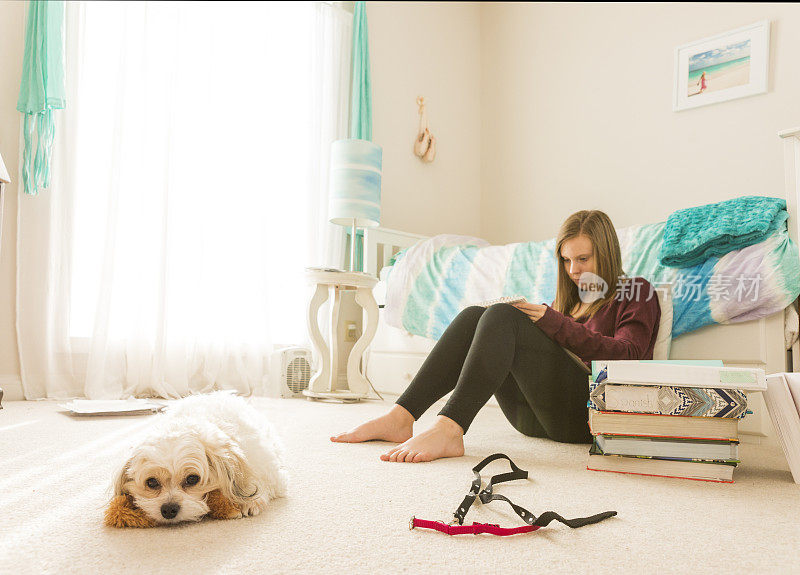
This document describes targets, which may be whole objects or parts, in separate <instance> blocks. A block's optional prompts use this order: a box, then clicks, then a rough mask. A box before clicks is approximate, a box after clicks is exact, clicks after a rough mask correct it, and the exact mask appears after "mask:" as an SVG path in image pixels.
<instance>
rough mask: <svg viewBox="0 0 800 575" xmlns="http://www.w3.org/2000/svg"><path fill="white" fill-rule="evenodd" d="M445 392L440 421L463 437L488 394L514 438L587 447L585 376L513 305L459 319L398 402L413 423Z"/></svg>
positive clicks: (466, 312)
mask: <svg viewBox="0 0 800 575" xmlns="http://www.w3.org/2000/svg"><path fill="white" fill-rule="evenodd" d="M450 391H452V392H453V394H452V395H451V396H450V399H449V400H448V401H447V403H446V404H445V406H444V407H443V408H442V410H441V411H440V412H439V415H445V416H447V417H449V418H450V419H452V420H453V421H455V422H456V423H458V424H459V425H460V426H461V427H462V428H463V429H464V432H466V431H467V429H468V428H469V426H470V424H471V423H472V420H473V419H474V418H475V415H476V414H477V413H478V410H480V408H481V407H483V406H484V404H485V403H486V402H487V401H488V400H489V398H490V397H491V396H492V394H494V396H495V397H496V398H497V403H498V404H500V409H502V410H503V414H505V416H506V418H507V419H508V420H509V421H510V422H511V424H512V425H513V426H514V427H515V428H516V429H517V431H519V432H520V433H523V434H525V435H528V436H531V437H549V438H550V439H554V440H556V441H560V442H564V443H591V435H590V433H589V426H588V423H587V419H588V410H587V407H586V402H587V400H588V399H589V384H588V375H587V374H586V373H585V372H584V371H583V370H581V368H580V367H579V366H578V365H576V364H575V362H574V360H572V359H571V358H570V357H569V356H568V355H567V354H566V353H565V352H564V350H563V349H561V346H559V345H558V344H556V343H555V342H554V341H553V340H551V339H550V338H549V337H548V336H547V335H546V334H545V333H544V332H543V331H542V330H541V329H539V328H538V327H537V326H536V323H535V322H533V321H531V319H530V317H528V315H527V314H525V312H523V311H521V310H519V309H517V308H515V307H514V306H512V305H509V304H495V305H493V306H491V307H489V308H484V307H480V306H472V307H468V308H466V309H465V310H463V311H462V312H461V313H459V314H458V315H457V316H456V318H455V319H454V320H453V321H452V322H451V323H450V325H449V326H448V327H447V329H446V330H445V332H444V333H443V334H442V337H441V338H440V339H439V341H438V342H437V343H436V345H435V346H434V348H433V350H432V351H431V352H430V354H429V355H428V358H427V359H426V360H425V363H423V364H422V367H421V368H420V370H419V372H418V373H417V375H416V377H414V379H413V380H412V381H411V383H410V384H409V386H408V388H407V389H406V390H405V392H403V395H401V396H400V397H399V398H398V400H397V403H398V404H399V405H401V406H402V407H404V408H405V409H407V410H408V411H409V412H410V413H411V415H413V416H414V419H419V418H420V416H421V415H422V414H423V413H424V412H425V410H427V409H428V408H429V407H430V406H431V405H433V403H434V402H435V401H437V400H439V399H441V398H442V397H444V396H445V395H446V394H447V393H449V392H450Z"/></svg>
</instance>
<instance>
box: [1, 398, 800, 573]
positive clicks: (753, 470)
mask: <svg viewBox="0 0 800 575" xmlns="http://www.w3.org/2000/svg"><path fill="white" fill-rule="evenodd" d="M253 403H254V404H255V405H256V407H257V408H258V409H259V410H260V411H262V412H263V413H264V414H266V415H267V416H268V417H269V418H270V419H271V420H272V421H273V423H274V425H275V427H276V428H277V429H278V431H279V432H280V433H281V435H282V436H283V438H284V442H285V443H286V445H287V448H288V465H289V468H290V471H291V474H292V480H291V483H290V494H289V496H288V497H287V498H285V499H282V500H278V501H277V502H275V503H274V505H273V507H272V509H270V510H268V511H267V512H265V513H264V514H262V515H260V516H258V517H255V518H249V519H239V520H234V521H204V522H201V523H199V524H191V525H189V524H187V525H183V526H179V527H174V528H156V529H144V530H119V529H111V528H106V527H103V526H102V512H103V508H104V506H105V503H106V488H107V485H108V483H109V481H110V477H111V473H112V470H113V469H115V467H116V466H117V465H118V464H119V463H121V461H122V457H123V455H124V453H125V452H126V448H127V447H128V446H130V445H132V444H133V442H134V441H135V438H136V435H137V433H139V432H140V431H141V430H142V429H143V428H144V427H145V426H147V425H148V424H149V422H150V420H151V417H150V416H147V417H114V418H112V417H104V418H94V419H87V418H81V419H77V418H73V417H71V416H69V415H66V414H65V413H63V412H62V410H61V408H59V407H58V405H57V402H52V401H47V402H25V401H18V402H8V403H6V404H5V406H6V408H5V409H3V410H2V411H0V454H1V456H2V462H1V465H2V467H0V469H1V470H2V471H0V573H3V574H6V573H8V574H11V573H13V574H18V573H20V574H21V573H170V574H172V573H178V574H179V573H191V574H193V575H197V574H204V573H239V574H241V573H323V572H324V573H370V574H374V573H437V574H442V573H455V572H466V573H483V574H486V573H523V572H525V573H537V572H542V571H545V572H588V571H589V570H591V571H592V572H596V573H611V572H620V571H625V572H629V571H630V572H656V571H658V572H707V573H711V572H728V573H746V572H755V573H759V572H761V573H763V572H765V571H768V570H769V571H771V572H788V571H792V570H794V571H795V572H796V571H797V569H798V565H800V562H799V561H798V549H800V525H798V517H800V486H798V485H795V484H794V483H793V482H792V479H791V475H790V473H789V471H788V466H787V464H786V461H785V460H784V458H783V455H782V453H781V452H780V451H779V448H778V447H777V446H776V445H774V444H769V443H768V444H762V445H753V444H749V445H748V444H743V445H742V447H741V457H742V460H743V463H742V464H741V466H740V467H739V468H738V469H737V470H736V473H735V479H736V483H735V484H733V485H729V484H718V483H706V482H697V481H687V480H678V479H664V478H653V477H640V476H629V475H619V474H614V473H600V472H591V471H586V469H585V464H586V457H587V449H588V446H582V445H563V444H559V443H555V442H552V441H547V440H541V439H531V438H527V437H524V436H522V435H520V434H519V433H517V432H516V431H515V430H514V429H513V428H512V427H511V425H510V424H509V423H507V422H506V420H505V419H504V417H503V415H502V413H501V412H500V410H499V409H497V408H494V407H486V408H484V409H483V410H482V411H481V413H479V414H478V417H477V419H476V420H475V423H474V425H473V427H472V429H471V430H470V432H469V433H468V434H467V437H466V456H465V457H462V458H457V459H445V460H439V461H435V462H431V463H424V464H396V463H387V462H383V461H380V460H379V458H378V456H379V455H380V454H381V453H383V452H384V451H385V450H386V449H387V448H388V447H389V444H386V443H380V442H370V443H365V444H360V445H343V444H332V443H330V442H329V440H328V437H329V436H330V435H331V434H333V433H334V432H338V431H342V430H347V429H349V428H350V427H352V426H353V425H355V424H357V423H359V422H361V421H363V420H364V419H366V418H368V417H371V416H374V415H377V414H379V413H382V412H383V411H384V410H385V409H386V408H387V405H385V404H381V403H379V402H366V403H359V404H350V405H340V404H326V403H313V402H309V401H305V400H278V399H260V398H259V399H255V400H253ZM435 412H436V406H434V408H433V409H431V410H430V411H429V413H428V414H426V416H425V417H423V419H422V422H421V423H418V424H417V425H418V426H420V425H422V426H424V425H425V424H426V422H428V421H430V419H431V418H433V417H434V414H435ZM498 451H501V452H504V453H506V454H508V455H509V456H510V457H511V458H512V459H514V461H515V462H516V463H517V464H518V465H519V466H520V467H522V468H523V469H527V470H528V471H529V472H530V480H529V481H527V482H523V481H519V482H514V483H508V484H502V485H501V486H500V487H498V488H497V491H496V492H497V493H501V494H504V495H506V496H508V497H509V498H510V499H511V500H513V501H514V502H515V503H517V504H518V505H521V506H523V507H525V508H527V509H528V510H530V511H531V512H533V513H535V514H537V515H539V514H541V513H542V512H544V511H547V510H553V511H556V512H558V513H560V514H561V515H563V516H565V517H578V516H584V515H591V514H594V513H597V512H600V511H606V510H611V509H613V510H617V511H618V512H619V515H618V517H615V518H612V519H609V520H607V521H604V522H602V523H599V524H597V525H591V526H587V527H583V528H580V529H575V530H572V529H569V528H568V527H566V526H564V525H561V524H560V523H553V524H551V526H550V527H548V528H545V529H542V530H540V531H538V532H536V533H533V534H526V535H518V536H514V537H508V538H500V537H493V536H489V535H480V536H472V535H462V536H458V537H449V536H447V535H444V534H441V533H436V532H431V531H425V530H419V529H417V530H414V531H409V530H408V520H409V518H410V517H411V515H416V516H417V517H421V518H425V519H443V518H445V517H448V516H449V514H450V513H451V512H452V511H453V509H454V508H455V507H456V505H457V504H458V503H460V502H461V500H462V498H463V497H464V495H465V494H466V492H467V490H468V488H469V484H470V481H471V479H472V473H471V471H470V469H471V467H472V466H473V465H475V464H476V463H477V462H478V461H480V459H482V458H483V457H485V456H486V455H489V454H491V453H495V452H498ZM506 466H507V464H502V463H501V462H496V463H493V464H492V465H490V466H489V468H488V469H487V471H488V473H485V474H484V477H486V476H487V475H490V474H495V473H499V472H502V471H506V470H507V467H506ZM467 521H468V522H471V521H482V522H488V523H499V524H501V525H503V526H512V525H521V524H522V523H521V521H520V520H519V518H517V517H516V515H514V513H513V511H511V509H510V508H509V507H508V506H507V505H506V504H505V503H503V502H493V503H492V504H491V505H488V506H486V507H481V506H480V505H479V504H476V506H475V507H473V510H472V511H470V513H469V515H468V516H467Z"/></svg>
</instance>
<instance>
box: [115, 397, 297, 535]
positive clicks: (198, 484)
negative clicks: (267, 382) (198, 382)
mask: <svg viewBox="0 0 800 575" xmlns="http://www.w3.org/2000/svg"><path fill="white" fill-rule="evenodd" d="M156 417H157V421H156V423H155V425H154V426H153V428H152V429H151V430H150V432H149V433H148V435H147V437H146V438H145V439H144V440H143V441H142V442H141V443H140V444H139V445H138V446H136V447H135V448H134V451H133V454H132V455H131V456H130V458H129V459H128V460H127V461H126V462H125V464H124V465H122V466H121V468H120V470H119V471H118V472H117V474H116V478H115V480H114V484H113V491H114V496H115V497H117V496H120V495H128V496H130V497H132V498H133V502H134V504H135V505H136V507H138V508H139V509H141V510H142V511H143V512H144V513H145V514H146V515H147V516H148V517H149V518H150V519H152V520H153V521H154V522H156V523H157V524H162V525H163V524H171V523H179V522H181V521H199V520H200V519H201V518H202V517H203V516H205V515H206V514H207V513H208V512H209V506H208V504H207V497H208V494H209V493H211V492H212V491H215V490H219V492H220V493H221V494H222V495H223V496H224V497H225V498H226V499H228V500H229V501H230V502H231V503H233V506H234V508H235V511H234V512H233V513H232V514H231V516H230V518H235V517H246V516H248V515H258V514H259V513H260V512H261V511H263V510H264V509H266V507H267V504H268V502H269V501H270V500H271V499H273V498H275V497H281V496H283V495H284V493H285V490H286V483H287V474H286V470H285V469H284V468H283V465H282V462H281V451H282V447H281V445H280V442H279V440H278V438H277V437H276V435H275V433H274V431H273V430H272V427H271V425H270V424H269V422H268V421H267V420H266V418H265V417H264V416H263V415H262V414H260V413H259V412H258V411H256V410H255V409H254V408H253V407H252V406H250V405H249V404H248V403H247V402H246V401H245V400H244V399H243V398H241V397H236V396H233V395H231V394H229V393H225V392H217V393H212V394H209V395H198V396H191V397H187V398H186V399H182V400H180V401H178V402H176V403H175V404H174V405H172V406H170V408H169V409H168V410H167V411H166V412H165V413H163V414H161V415H158V416H156Z"/></svg>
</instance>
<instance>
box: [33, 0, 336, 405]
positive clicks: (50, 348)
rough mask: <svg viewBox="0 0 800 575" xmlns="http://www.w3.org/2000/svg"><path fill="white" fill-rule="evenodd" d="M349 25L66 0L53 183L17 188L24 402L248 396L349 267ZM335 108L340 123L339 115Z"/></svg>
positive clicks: (189, 6) (268, 10)
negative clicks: (64, 98) (342, 152)
mask: <svg viewBox="0 0 800 575" xmlns="http://www.w3.org/2000/svg"><path fill="white" fill-rule="evenodd" d="M350 19H351V16H350V15H349V14H347V13H345V12H344V11H342V10H341V9H340V8H338V7H335V6H333V5H327V4H311V3H278V2H267V3H234V2H223V3H168V2H124V3H113V2H97V3H94V2H71V3H68V4H67V29H66V38H67V62H66V64H67V90H68V107H67V109H66V110H65V111H64V112H63V113H62V114H61V115H60V118H59V124H58V126H57V130H56V134H57V136H56V137H57V140H56V142H55V144H54V161H53V173H52V183H51V187H50V189H49V190H48V191H47V192H46V193H44V194H42V195H40V196H38V197H28V196H24V195H23V194H20V200H19V201H20V205H19V221H18V233H19V236H18V245H17V249H18V257H17V263H18V273H17V278H18V285H17V332H18V344H19V351H20V365H21V376H22V382H23V388H24V390H25V396H26V398H28V399H34V398H41V397H51V398H62V397H79V396H83V395H85V396H87V397H93V398H117V397H128V396H131V395H156V396H161V397H179V396H183V395H187V394H189V393H193V392H202V391H208V390H211V389H218V388H227V389H235V390H237V391H240V392H243V393H259V392H261V391H263V388H264V386H265V385H266V378H267V374H268V373H269V366H268V362H269V354H270V352H271V351H272V350H273V348H274V345H275V344H292V343H295V344H304V343H306V344H307V335H306V327H305V313H306V308H307V299H308V292H309V288H308V287H307V286H306V285H305V283H304V278H303V268H304V267H305V266H307V265H323V264H324V265H341V261H340V258H341V245H342V241H341V234H342V233H343V232H342V231H341V230H337V229H336V227H335V226H332V225H331V224H329V223H327V221H326V219H327V158H328V153H329V152H328V150H329V146H330V142H331V141H332V140H334V139H336V138H338V137H342V136H343V135H344V134H346V118H347V114H346V110H347V92H348V81H347V80H348V79H349V72H348V69H349V51H350V48H349V41H350ZM342 114H344V115H342Z"/></svg>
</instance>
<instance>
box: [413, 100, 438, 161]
mask: <svg viewBox="0 0 800 575" xmlns="http://www.w3.org/2000/svg"><path fill="white" fill-rule="evenodd" d="M417 105H418V106H419V134H417V139H416V141H415V142H414V155H415V156H417V157H418V158H419V159H420V160H422V161H423V162H425V163H427V164H429V163H431V162H432V161H433V160H434V159H435V158H436V137H435V136H434V135H433V134H431V131H430V129H428V116H427V114H425V98H423V97H422V96H420V97H419V98H417Z"/></svg>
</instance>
